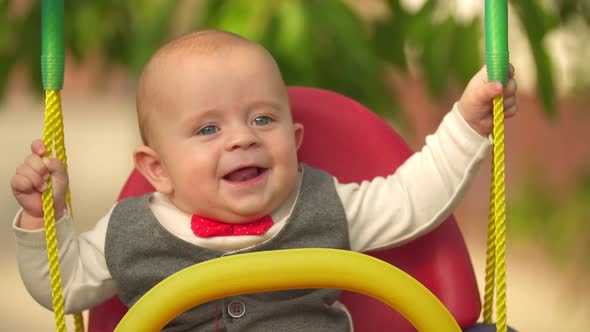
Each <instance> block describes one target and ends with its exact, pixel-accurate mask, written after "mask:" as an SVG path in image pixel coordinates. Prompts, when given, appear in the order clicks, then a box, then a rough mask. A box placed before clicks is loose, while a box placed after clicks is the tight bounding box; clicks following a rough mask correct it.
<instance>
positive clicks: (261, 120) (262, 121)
mask: <svg viewBox="0 0 590 332" xmlns="http://www.w3.org/2000/svg"><path fill="white" fill-rule="evenodd" d="M271 121H272V119H271V118H270V117H269V116H266V115H263V116H259V117H257V118H256V119H254V121H252V123H253V124H254V125H256V126H266V125H267V124H269V123H270V122H271Z"/></svg>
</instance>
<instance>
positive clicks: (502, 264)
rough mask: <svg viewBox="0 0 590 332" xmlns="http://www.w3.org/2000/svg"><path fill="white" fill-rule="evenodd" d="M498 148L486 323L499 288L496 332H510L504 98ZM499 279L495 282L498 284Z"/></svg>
mask: <svg viewBox="0 0 590 332" xmlns="http://www.w3.org/2000/svg"><path fill="white" fill-rule="evenodd" d="M493 114H494V129H493V137H494V149H493V159H492V181H491V193H490V212H489V224H488V242H487V244H488V248H487V252H486V254H487V257H486V285H485V295H484V300H485V302H484V313H483V317H484V322H485V323H491V321H492V311H493V309H492V306H493V301H494V286H495V290H496V331H497V332H506V331H507V329H508V326H507V320H508V319H507V315H506V311H507V305H506V302H507V298H506V189H505V186H506V184H505V175H504V168H505V164H504V97H503V96H499V97H496V98H494V111H493ZM494 282H495V283H494Z"/></svg>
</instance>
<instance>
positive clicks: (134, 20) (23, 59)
mask: <svg viewBox="0 0 590 332" xmlns="http://www.w3.org/2000/svg"><path fill="white" fill-rule="evenodd" d="M353 1H360V0H353ZM17 2H18V3H21V4H22V3H26V2H25V1H16V0H12V1H11V0H0V13H1V14H0V15H2V16H1V17H0V91H4V86H5V84H6V80H7V77H8V76H9V74H10V72H11V71H12V69H13V68H14V67H15V66H17V65H19V64H20V65H24V66H25V67H26V68H28V69H29V74H30V75H31V79H32V80H33V82H39V83H36V84H38V87H39V90H40V89H41V88H40V69H39V67H40V65H39V55H40V12H41V1H30V2H29V7H28V8H27V9H26V10H23V11H21V12H17V11H16V10H15V9H14V8H15V7H16V6H15V3H17ZM400 2H401V1H400V0H384V4H385V6H384V11H386V13H384V15H382V18H380V19H374V20H368V19H364V18H363V17H362V16H361V15H360V14H359V13H358V12H357V11H355V10H354V9H353V8H352V7H351V6H350V4H351V3H352V1H343V0H273V1H271V0H267V1H263V0H258V1H251V0H208V1H207V0H181V1H167V0H128V1H116V0H101V1H91V0H76V1H65V13H66V17H65V21H66V22H65V29H66V47H67V48H68V49H69V51H70V53H71V54H72V56H73V60H74V61H82V60H84V59H85V58H86V57H87V56H89V55H96V54H101V55H102V56H103V57H104V59H105V60H106V61H107V64H108V65H112V64H121V65H123V66H124V67H126V68H128V69H130V71H131V72H132V73H134V74H137V73H138V72H139V71H140V70H141V68H142V67H143V65H144V64H145V63H146V61H147V59H148V58H149V56H150V55H151V54H152V53H153V52H154V51H155V50H156V49H157V48H158V47H159V46H160V45H161V44H162V43H163V42H165V41H166V40H168V39H170V38H172V37H175V36H177V35H179V34H182V33H185V32H187V31H191V30H194V29H197V28H205V27H206V28H219V29H225V30H229V31H233V32H236V33H239V34H241V35H244V36H246V37H248V38H251V39H253V40H256V41H259V42H260V43H262V44H263V45H264V46H265V47H267V48H268V49H269V50H270V51H271V53H272V54H274V55H275V57H276V59H277V61H278V63H279V65H280V66H281V68H282V71H283V74H284V76H285V80H286V82H287V83H288V84H290V85H312V86H318V87H323V88H327V89H331V90H335V91H338V92H341V93H344V94H346V95H348V96H351V97H352V98H355V99H357V100H359V101H361V102H362V103H364V104H366V105H368V106H369V107H371V108H372V109H374V110H376V111H378V112H380V113H383V111H384V110H391V109H395V107H394V105H395V101H394V99H392V96H391V93H390V92H389V91H390V89H389V88H388V87H387V84H386V80H385V79H384V78H385V74H386V73H387V71H386V70H385V69H386V68H391V67H392V68H394V69H395V70H397V71H399V72H406V71H407V70H408V66H409V65H410V64H411V65H412V66H414V67H416V68H419V70H420V72H421V73H423V75H424V78H425V79H426V82H427V84H428V87H429V88H430V91H431V93H432V94H433V95H434V96H438V95H441V94H442V93H444V92H445V91H446V89H447V87H448V86H449V84H450V83H451V82H458V83H460V84H465V83H466V82H467V80H468V79H469V78H470V77H471V76H472V75H473V74H474V73H475V72H476V71H477V70H478V69H479V67H480V66H481V64H482V63H483V62H484V59H483V58H482V50H481V45H482V44H483V43H482V38H483V27H482V23H481V18H479V17H475V18H474V19H472V20H471V21H470V22H461V21H459V20H458V19H457V18H456V17H455V16H453V14H452V11H451V10H449V8H450V7H449V6H450V5H449V2H447V1H438V0H426V1H425V4H424V5H423V6H422V7H421V8H420V9H419V10H417V11H416V10H414V11H411V10H408V9H406V8H405V7H404V6H402V5H401V3H400ZM510 3H511V4H512V10H513V11H514V13H515V14H516V15H517V16H518V17H519V18H520V21H521V23H522V25H523V27H524V30H525V32H526V34H527V36H528V40H529V44H530V48H531V51H532V54H533V57H534V59H535V64H536V71H537V77H538V80H537V82H538V87H539V94H540V95H542V96H543V98H544V102H545V109H546V111H547V113H548V114H553V113H554V112H555V92H554V91H555V86H554V83H553V74H552V62H551V57H550V56H549V54H548V52H547V49H546V47H545V46H544V44H543V42H544V37H545V36H546V35H547V34H548V33H549V32H551V31H553V30H554V29H557V28H559V27H560V26H562V25H564V24H566V23H567V21H568V20H570V19H572V17H579V16H581V17H583V18H584V20H585V22H586V23H587V24H588V25H590V9H589V7H590V6H589V4H588V3H589V2H588V1H587V0H562V1H558V0H555V5H554V6H553V7H552V10H551V11H550V10H548V9H546V8H545V7H543V6H541V5H540V4H539V3H538V1H537V0H514V1H510ZM358 5H360V4H358ZM355 7H357V6H355ZM482 7H483V4H482ZM70 60H72V59H70Z"/></svg>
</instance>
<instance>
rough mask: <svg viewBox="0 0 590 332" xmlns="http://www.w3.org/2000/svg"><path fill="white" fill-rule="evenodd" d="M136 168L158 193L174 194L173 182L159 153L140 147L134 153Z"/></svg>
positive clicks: (147, 147)
mask: <svg viewBox="0 0 590 332" xmlns="http://www.w3.org/2000/svg"><path fill="white" fill-rule="evenodd" d="M133 161H134V162H135V168H137V170H138V171H139V172H140V173H141V174H142V175H143V176H144V177H145V178H146V179H147V180H148V182H149V183H150V184H151V185H152V186H153V187H154V188H155V189H156V191H158V192H160V193H162V194H165V195H170V194H172V191H173V188H172V182H171V181H170V178H169V177H168V174H167V173H166V170H165V169H164V166H163V165H162V162H161V160H160V157H159V156H158V153H157V152H156V151H154V150H153V149H152V148H150V147H149V146H145V145H143V146H140V147H138V148H137V149H135V151H134V152H133Z"/></svg>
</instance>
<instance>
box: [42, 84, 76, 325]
mask: <svg viewBox="0 0 590 332" xmlns="http://www.w3.org/2000/svg"><path fill="white" fill-rule="evenodd" d="M43 144H44V145H45V148H46V150H47V152H46V154H45V157H51V156H52V155H53V148H54V147H55V154H56V157H57V158H58V159H59V160H60V161H61V162H62V163H63V164H64V165H65V167H66V171H67V158H66V149H65V144H64V131H63V115H62V112H61V97H60V94H59V91H57V90H47V91H46V95H45V126H44V128H43ZM52 188H53V186H52V181H51V177H49V178H48V179H47V189H46V190H45V191H44V192H43V194H42V198H43V215H44V219H45V237H46V239H47V257H48V259H49V275H50V278H51V295H52V298H53V312H54V317H55V325H56V331H58V332H65V331H66V324H65V314H64V302H63V296H62V283H61V275H60V270H59V252H58V249H57V238H56V231H55V211H54V209H53V193H52ZM66 200H67V203H68V207H69V209H70V213H72V212H71V211H72V201H71V198H70V188H69V186H68V188H67V194H66ZM74 321H75V327H76V328H75V330H76V332H83V331H84V320H83V317H82V315H81V314H76V315H74Z"/></svg>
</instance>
